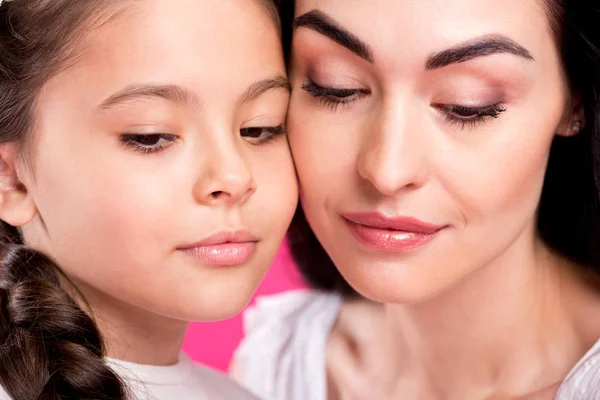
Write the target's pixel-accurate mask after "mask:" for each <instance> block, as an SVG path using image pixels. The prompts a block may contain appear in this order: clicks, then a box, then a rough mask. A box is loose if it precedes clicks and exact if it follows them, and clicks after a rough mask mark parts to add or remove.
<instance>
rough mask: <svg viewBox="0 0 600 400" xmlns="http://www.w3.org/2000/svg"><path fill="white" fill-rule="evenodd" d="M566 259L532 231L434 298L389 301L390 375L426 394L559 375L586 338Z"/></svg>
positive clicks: (508, 390) (505, 389)
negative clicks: (414, 301)
mask: <svg viewBox="0 0 600 400" xmlns="http://www.w3.org/2000/svg"><path fill="white" fill-rule="evenodd" d="M568 264H569V262H567V261H566V260H564V259H563V258H561V257H559V256H558V255H556V254H554V253H553V252H551V251H550V250H549V249H548V248H547V247H546V246H545V245H543V244H541V243H539V241H538V240H537V239H535V238H534V235H533V234H530V235H529V236H528V237H527V236H524V237H521V238H520V239H519V241H517V242H515V244H514V246H513V247H512V248H511V249H510V250H509V251H507V252H506V253H505V254H503V256H502V257H501V258H499V259H496V260H495V261H494V262H493V263H491V264H490V265H488V266H486V267H485V268H482V269H481V270H479V271H478V272H476V273H475V274H474V275H473V276H471V277H468V278H467V279H465V280H464V281H463V282H461V283H460V284H459V285H457V286H455V287H453V288H451V289H450V290H448V291H447V292H445V293H443V294H440V295H438V296H436V297H435V298H432V299H429V300H427V301H424V302H422V303H419V304H412V305H387V306H386V307H385V317H384V321H385V322H384V324H385V325H386V328H385V329H383V332H384V334H383V335H384V338H383V340H384V341H385V342H386V343H387V346H388V348H390V349H394V350H393V351H390V352H388V353H387V354H390V355H391V356H390V359H389V360H386V362H385V364H386V366H385V367H383V368H384V369H386V370H387V371H395V373H394V375H395V376H394V377H392V374H389V375H388V376H389V379H390V382H392V381H398V376H399V375H401V376H407V375H408V376H412V378H413V379H411V380H410V381H412V382H415V387H414V390H415V392H416V393H420V394H422V393H427V396H426V397H427V398H429V397H433V398H444V399H468V398H487V397H488V396H490V395H491V394H494V393H495V394H498V393H499V392H501V393H503V394H504V395H506V394H519V393H521V394H523V393H528V392H531V391H535V390H539V389H541V388H543V387H546V386H550V385H552V384H555V383H556V382H557V381H560V380H561V379H563V378H564V376H565V375H566V374H567V373H568V371H569V370H570V368H571V367H572V366H573V365H574V364H575V363H576V361H577V360H578V359H579V358H580V357H581V356H582V355H583V353H585V350H586V349H587V347H589V346H590V345H591V343H589V337H585V334H582V332H581V330H580V328H581V327H580V326H578V324H577V323H576V321H575V320H576V317H575V316H574V314H573V309H574V308H573V307H574V304H573V303H574V302H577V301H579V300H580V299H579V300H576V298H577V296H573V295H572V293H573V292H574V291H573V289H574V288H575V289H577V288H579V289H581V285H580V282H579V280H578V278H577V277H576V274H575V273H573V271H575V270H576V268H573V266H571V265H568ZM441 267H443V266H441ZM596 333H597V331H596ZM594 340H597V337H595V339H594ZM401 381H404V382H406V380H401ZM474 394H475V395H474ZM473 396H474V397H473Z"/></svg>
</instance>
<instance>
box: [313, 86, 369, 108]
mask: <svg viewBox="0 0 600 400" xmlns="http://www.w3.org/2000/svg"><path fill="white" fill-rule="evenodd" d="M302 89H304V90H305V91H307V92H308V93H309V94H310V95H311V96H312V97H314V98H318V99H319V100H320V101H321V103H323V104H324V105H326V106H327V107H330V108H331V109H332V110H334V111H335V110H337V108H338V107H339V106H341V105H350V104H351V103H353V102H355V101H356V100H358V99H360V98H361V97H364V96H367V95H369V94H371V91H370V90H368V89H346V88H339V89H338V88H331V87H324V86H320V85H317V84H316V83H315V82H313V81H308V82H306V83H304V84H303V85H302Z"/></svg>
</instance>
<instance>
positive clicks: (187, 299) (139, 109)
mask: <svg viewBox="0 0 600 400" xmlns="http://www.w3.org/2000/svg"><path fill="white" fill-rule="evenodd" d="M132 4H133V5H132V8H130V9H128V10H126V12H125V13H124V14H123V15H119V16H118V17H116V18H112V19H109V20H108V21H107V22H106V23H104V24H102V25H101V26H100V27H97V28H96V30H94V31H93V33H90V34H89V35H88V37H87V38H86V39H85V40H84V45H85V46H84V47H83V50H84V51H83V52H82V53H81V54H80V56H79V57H78V58H77V59H76V63H75V64H74V65H73V66H72V67H70V68H68V69H66V70H65V71H63V72H61V73H59V74H58V75H56V76H55V77H53V78H52V79H51V80H50V81H49V82H48V83H47V84H46V86H45V87H44V89H43V91H42V94H41V95H40V98H39V101H38V104H37V114H36V118H37V119H36V121H35V122H36V125H35V132H34V137H33V141H32V143H33V149H34V151H33V152H34V153H35V154H34V158H33V160H34V165H33V168H32V172H31V174H30V175H31V176H30V177H27V174H25V178H24V179H23V180H24V182H25V184H26V186H27V188H28V191H29V194H30V195H31V197H32V198H33V200H34V202H35V205H36V207H37V215H36V217H35V219H34V220H33V221H32V222H31V223H29V224H28V225H26V226H25V227H24V234H25V238H26V241H27V242H28V243H30V244H32V245H33V246H35V247H36V248H38V249H41V250H42V251H44V252H45V253H47V254H49V255H50V256H51V257H53V258H54V259H55V260H56V262H57V263H58V265H60V266H61V268H62V269H63V270H64V271H65V272H66V273H67V275H69V276H70V277H71V278H72V279H73V280H74V282H76V283H77V284H78V285H79V286H80V288H81V289H82V292H83V293H84V294H85V295H87V296H88V297H90V298H91V299H95V298H101V297H102V296H104V297H105V298H110V299H113V300H114V299H117V300H118V301H120V302H123V303H127V304H130V305H133V306H135V307H139V308H142V309H145V310H149V311H151V312H154V313H157V314H161V315H165V316H168V317H173V318H177V319H184V320H215V319H222V318H226V317H229V316H231V315H233V314H234V313H236V312H238V311H239V310H240V309H241V308H242V307H243V306H244V305H245V304H246V302H247V301H248V300H249V298H250V296H251V294H252V293H253V291H254V290H255V288H256V287H257V285H258V283H259V282H260V280H261V278H262V277H263V275H264V273H265V271H266V270H267V268H268V266H269V265H270V263H271V261H272V259H273V257H274V255H275V253H276V251H277V249H278V247H279V245H280V242H281V241H282V239H283V237H284V234H285V232H286V230H287V227H288V224H289V222H290V220H291V217H292V215H293V212H294V210H295V207H296V203H297V184H296V177H295V173H294V168H293V164H292V160H291V156H290V153H289V148H288V143H287V140H286V137H285V135H283V134H282V128H281V127H282V125H283V124H284V121H285V117H286V110H287V106H288V97H289V88H288V83H287V80H286V71H285V66H284V62H283V60H282V52H281V45H280V37H279V34H278V30H277V26H276V23H275V21H274V19H273V17H272V16H271V15H270V14H269V13H268V12H267V11H266V9H265V7H264V5H261V4H260V2H259V1H244V2H240V1H237V0H209V1H195V0H178V1H176V2H173V1H171V0H151V1H143V2H133V3H132ZM233 242H241V243H233ZM93 305H94V304H93V303H92V306H93Z"/></svg>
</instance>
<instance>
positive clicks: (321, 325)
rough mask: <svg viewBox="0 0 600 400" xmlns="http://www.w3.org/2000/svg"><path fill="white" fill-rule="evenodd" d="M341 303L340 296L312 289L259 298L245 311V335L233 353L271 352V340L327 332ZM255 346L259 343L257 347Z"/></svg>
mask: <svg viewBox="0 0 600 400" xmlns="http://www.w3.org/2000/svg"><path fill="white" fill-rule="evenodd" d="M341 305H342V298H341V297H340V296H338V295H335V294H331V293H324V292H319V291H312V290H307V291H300V290H299V291H290V292H285V293H280V294H276V295H271V296H263V297H259V298H258V299H257V300H256V302H255V304H254V305H253V306H251V307H249V308H248V309H247V310H246V311H245V312H244V315H243V319H244V334H245V337H244V340H243V341H242V344H241V345H240V347H239V348H238V350H237V351H236V355H237V356H243V355H244V354H246V353H255V352H257V351H262V350H265V351H270V350H269V347H270V346H272V345H273V344H274V343H273V341H282V342H283V341H285V342H287V341H288V340H289V339H291V338H295V339H300V338H302V337H303V334H305V333H309V332H310V333H328V332H329V331H330V329H331V327H332V325H333V323H334V322H335V320H336V319H337V316H338V314H339V312H340V308H341ZM308 323H310V324H309V325H307V324H308ZM306 339H308V338H306ZM265 344H268V345H269V347H265V346H264V345H265ZM256 345H261V346H260V348H257V347H255V346H256Z"/></svg>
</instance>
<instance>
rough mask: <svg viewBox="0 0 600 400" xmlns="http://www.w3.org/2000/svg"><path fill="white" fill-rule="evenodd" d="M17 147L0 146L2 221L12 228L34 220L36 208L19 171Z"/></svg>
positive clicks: (0, 213)
mask: <svg viewBox="0 0 600 400" xmlns="http://www.w3.org/2000/svg"><path fill="white" fill-rule="evenodd" d="M16 162H17V145H16V144H15V143H6V144H1V145H0V220H2V221H4V222H6V223H7V224H9V225H12V226H23V225H25V224H27V223H28V222H30V221H31V220H33V218H34V217H35V215H36V212H37V210H36V206H35V203H34V202H33V199H32V198H31V196H30V194H29V191H28V190H27V187H26V186H25V185H24V184H23V182H21V180H20V179H19V176H18V169H17V165H16Z"/></svg>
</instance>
